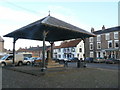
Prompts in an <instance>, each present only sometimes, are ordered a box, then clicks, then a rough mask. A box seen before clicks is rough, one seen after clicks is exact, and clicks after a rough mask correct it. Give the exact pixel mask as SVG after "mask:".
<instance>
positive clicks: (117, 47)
mask: <svg viewBox="0 0 120 90" xmlns="http://www.w3.org/2000/svg"><path fill="white" fill-rule="evenodd" d="M116 42H118V47H116ZM114 47H115V48H119V40H115V41H114Z"/></svg>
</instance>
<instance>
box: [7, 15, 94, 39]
mask: <svg viewBox="0 0 120 90" xmlns="http://www.w3.org/2000/svg"><path fill="white" fill-rule="evenodd" d="M43 31H46V32H48V34H47V37H46V41H63V40H69V39H76V38H87V37H91V36H95V35H94V34H93V33H90V32H88V31H85V30H83V29H81V28H78V27H76V26H74V25H71V24H68V23H66V22H64V21H62V20H59V19H57V18H54V17H52V16H47V17H45V18H42V19H40V20H38V21H36V22H33V23H31V24H29V25H27V26H24V27H22V28H20V29H18V30H15V31H13V32H11V33H8V34H7V35H5V37H14V38H24V39H32V40H43V37H42V36H43Z"/></svg>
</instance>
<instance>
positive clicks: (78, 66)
mask: <svg viewBox="0 0 120 90" xmlns="http://www.w3.org/2000/svg"><path fill="white" fill-rule="evenodd" d="M80 64H81V61H80V60H78V61H77V68H80Z"/></svg>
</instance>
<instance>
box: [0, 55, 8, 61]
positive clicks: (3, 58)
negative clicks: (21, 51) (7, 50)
mask: <svg viewBox="0 0 120 90" xmlns="http://www.w3.org/2000/svg"><path fill="white" fill-rule="evenodd" d="M7 57H8V56H7V55H5V56H3V57H2V58H1V59H0V60H5V59H6V58H7Z"/></svg>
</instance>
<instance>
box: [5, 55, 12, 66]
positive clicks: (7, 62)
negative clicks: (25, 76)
mask: <svg viewBox="0 0 120 90" xmlns="http://www.w3.org/2000/svg"><path fill="white" fill-rule="evenodd" d="M5 62H6V64H7V65H12V63H13V56H9V57H7V58H6V60H5Z"/></svg>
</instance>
